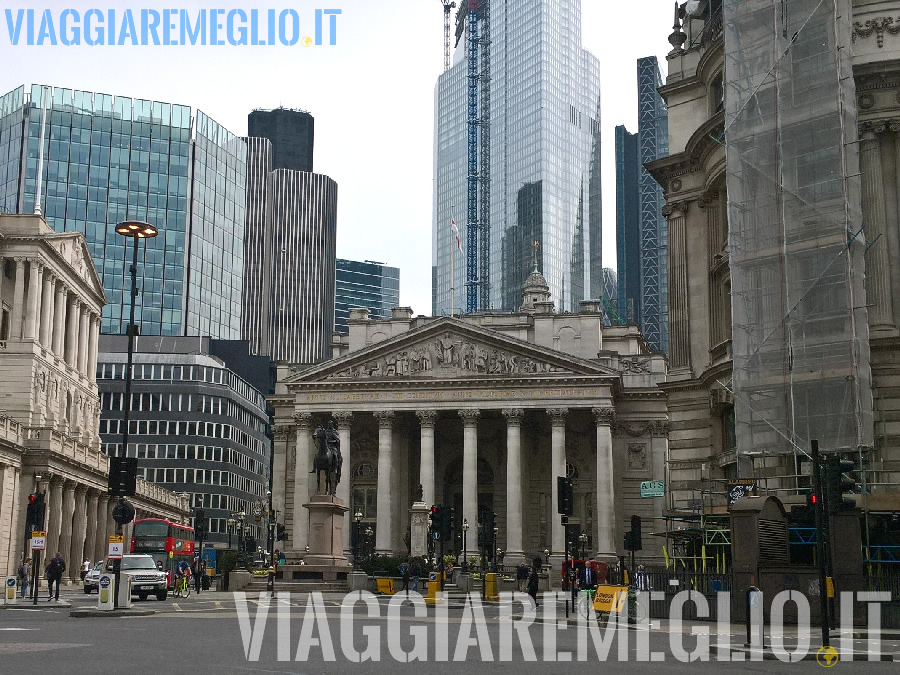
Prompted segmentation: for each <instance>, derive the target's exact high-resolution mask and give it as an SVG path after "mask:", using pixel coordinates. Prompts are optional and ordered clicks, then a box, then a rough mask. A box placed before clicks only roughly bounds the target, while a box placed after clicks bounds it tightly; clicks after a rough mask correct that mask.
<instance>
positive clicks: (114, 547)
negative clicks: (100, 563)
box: [107, 534, 125, 560]
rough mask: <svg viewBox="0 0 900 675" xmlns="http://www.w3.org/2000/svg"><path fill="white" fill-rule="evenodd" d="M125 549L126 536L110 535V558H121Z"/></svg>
mask: <svg viewBox="0 0 900 675" xmlns="http://www.w3.org/2000/svg"><path fill="white" fill-rule="evenodd" d="M124 550H125V537H123V536H122V535H116V534H113V535H110V537H109V555H108V556H107V557H108V558H109V559H110V560H121V559H122V553H123V552H124Z"/></svg>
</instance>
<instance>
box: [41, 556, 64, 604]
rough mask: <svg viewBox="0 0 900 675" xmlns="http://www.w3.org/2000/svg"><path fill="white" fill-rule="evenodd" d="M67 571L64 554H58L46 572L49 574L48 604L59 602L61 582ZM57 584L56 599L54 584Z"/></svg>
mask: <svg viewBox="0 0 900 675" xmlns="http://www.w3.org/2000/svg"><path fill="white" fill-rule="evenodd" d="M65 571H66V561H65V560H63V557H62V554H61V553H59V552H57V553H56V555H55V556H53V558H52V559H51V560H50V564H49V565H47V569H46V570H45V572H46V573H47V602H50V601H51V600H54V599H55V600H56V601H57V602H59V582H60V581H62V575H63V572H65ZM54 583H55V584H56V597H55V598H54V595H53V584H54Z"/></svg>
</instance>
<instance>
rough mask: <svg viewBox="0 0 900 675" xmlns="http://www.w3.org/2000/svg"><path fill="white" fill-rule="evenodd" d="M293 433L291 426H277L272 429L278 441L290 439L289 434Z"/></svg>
mask: <svg viewBox="0 0 900 675" xmlns="http://www.w3.org/2000/svg"><path fill="white" fill-rule="evenodd" d="M290 432H291V426H290V425H289V424H276V425H275V426H274V427H272V434H273V435H274V436H275V438H276V439H278V440H282V441H283V440H284V439H285V438H287V437H288V434H290Z"/></svg>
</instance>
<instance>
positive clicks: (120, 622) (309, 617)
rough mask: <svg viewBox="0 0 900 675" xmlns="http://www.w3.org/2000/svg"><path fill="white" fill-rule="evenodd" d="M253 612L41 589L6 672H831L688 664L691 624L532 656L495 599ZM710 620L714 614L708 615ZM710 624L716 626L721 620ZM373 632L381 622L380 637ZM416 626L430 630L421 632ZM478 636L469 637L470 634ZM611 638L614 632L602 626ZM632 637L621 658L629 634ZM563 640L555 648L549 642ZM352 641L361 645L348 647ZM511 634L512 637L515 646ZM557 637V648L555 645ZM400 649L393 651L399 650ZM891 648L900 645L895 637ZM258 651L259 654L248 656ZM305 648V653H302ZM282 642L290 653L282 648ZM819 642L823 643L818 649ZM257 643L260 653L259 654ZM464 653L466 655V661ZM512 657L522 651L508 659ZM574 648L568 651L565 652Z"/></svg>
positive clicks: (18, 610) (11, 616) (533, 633)
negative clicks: (100, 599) (417, 654)
mask: <svg viewBox="0 0 900 675" xmlns="http://www.w3.org/2000/svg"><path fill="white" fill-rule="evenodd" d="M248 597H249V602H248V604H247V608H248V611H249V616H245V620H244V621H243V628H242V622H241V620H240V619H239V616H238V611H237V609H236V600H235V596H233V595H231V594H226V593H214V592H208V593H201V594H200V595H192V596H191V597H190V598H188V599H171V598H170V599H169V600H166V601H165V602H157V601H156V600H154V599H150V600H148V601H146V602H143V603H140V602H136V603H135V604H136V606H139V607H141V608H146V609H151V608H152V609H155V610H158V613H157V614H155V615H154V616H150V617H130V618H122V619H112V618H82V619H76V618H70V617H69V608H68V607H60V606H57V605H56V604H55V603H52V602H51V603H48V602H47V601H46V599H45V598H41V599H40V601H39V604H38V607H37V608H33V607H32V606H31V605H30V604H29V605H19V606H16V607H15V608H7V609H4V610H0V671H2V672H3V673H54V674H65V673H91V674H100V675H102V674H105V673H122V672H125V673H140V674H143V673H169V672H176V671H181V670H183V669H185V668H190V669H192V670H194V669H202V670H203V671H204V672H215V673H236V674H237V673H358V672H364V673H366V675H369V674H370V673H394V672H404V671H405V672H417V673H421V672H423V668H425V669H427V672H428V673H429V675H430V674H431V673H454V675H458V674H459V673H461V672H464V673H482V672H484V673H503V672H506V673H516V674H519V673H542V674H553V673H566V674H568V673H572V672H578V673H580V672H585V673H586V672H597V671H598V670H599V669H603V668H613V672H619V671H620V670H626V669H627V670H629V671H631V672H639V673H640V672H643V673H651V672H658V671H659V670H660V669H661V668H664V669H665V670H666V672H671V673H688V672H694V671H696V670H698V669H699V670H706V671H709V672H714V671H713V669H722V668H728V669H730V670H733V671H734V672H758V673H796V672H806V671H810V672H820V670H819V669H820V668H821V666H820V665H819V664H817V663H816V662H815V661H805V662H800V663H783V662H781V661H773V660H766V661H762V662H752V663H747V662H744V663H727V664H725V663H720V662H717V661H715V659H716V655H717V653H716V651H715V645H716V643H717V641H718V640H719V636H715V635H714V636H713V637H712V638H711V641H712V643H713V649H712V651H711V659H712V660H711V661H710V662H708V663H702V662H693V663H685V662H683V661H680V660H678V659H677V658H676V657H675V655H674V654H673V642H674V643H675V646H676V647H677V645H678V644H683V646H684V648H685V650H687V651H691V650H693V649H694V648H695V647H696V645H697V636H696V635H692V634H691V628H690V626H686V627H685V628H684V630H683V632H678V634H677V635H674V637H675V640H674V641H673V640H672V637H673V634H674V633H675V631H674V630H672V629H671V628H670V627H667V626H658V625H657V626H656V627H655V628H654V629H653V630H651V631H647V632H645V633H644V635H642V636H640V637H641V638H645V639H646V640H647V644H649V647H650V650H652V651H654V652H659V653H660V655H659V657H658V658H662V659H663V662H662V663H658V662H652V663H648V662H646V661H644V662H642V661H639V660H638V657H639V652H638V644H637V642H638V632H637V631H634V630H629V631H625V632H623V634H622V635H624V636H625V637H624V638H622V637H619V638H611V639H612V642H611V649H610V657H609V658H610V659H611V660H612V662H608V663H605V664H603V663H600V661H601V659H600V657H598V653H597V650H596V648H595V646H594V644H593V643H591V642H590V640H589V639H588V640H582V641H581V642H582V644H583V645H584V647H585V649H586V657H587V658H586V660H584V661H579V660H578V658H579V641H580V640H579V634H578V631H577V629H576V628H575V627H574V626H569V627H568V628H566V629H564V630H557V631H555V632H554V631H553V630H552V628H553V627H552V625H549V624H542V623H535V624H533V625H532V626H531V627H530V628H528V629H526V630H525V631H524V632H527V638H528V639H526V640H525V641H524V642H525V643H529V642H530V644H531V645H532V646H533V649H534V658H535V659H536V660H533V661H532V660H528V657H529V654H528V651H527V650H525V651H523V647H522V645H523V641H522V639H521V637H522V636H521V635H520V633H519V632H518V630H517V629H516V628H514V627H513V625H511V622H510V619H508V618H505V617H501V616H500V614H501V610H500V608H499V607H498V606H496V605H488V606H485V607H484V615H485V621H484V622H483V623H482V624H481V627H480V628H479V627H478V624H469V623H468V622H467V621H466V620H465V619H464V617H466V616H468V613H467V612H465V610H464V609H463V607H462V605H461V604H459V605H456V604H454V605H453V606H451V607H450V608H449V609H448V610H447V620H446V623H444V622H443V621H438V620H437V619H436V617H435V611H434V610H433V609H429V610H428V611H427V616H425V617H424V618H416V617H414V616H413V610H412V608H410V607H406V608H404V609H403V610H401V619H400V620H399V621H398V620H395V619H391V618H388V602H389V599H388V598H384V597H382V598H378V599H377V604H376V605H375V606H373V607H371V608H368V609H371V610H372V611H374V612H376V613H377V614H378V616H377V617H374V618H370V617H368V616H367V608H366V606H365V605H364V604H362V603H358V604H357V605H356V606H355V607H354V608H353V610H352V614H353V617H354V620H353V622H352V627H351V629H350V630H352V641H351V640H350V638H349V630H347V631H345V632H346V633H347V634H346V635H342V627H349V626H351V624H350V622H349V621H345V622H344V623H343V624H342V622H341V611H342V610H341V596H335V595H326V596H324V597H323V601H322V604H321V605H320V606H319V608H320V611H324V619H322V621H320V622H316V621H315V620H314V618H313V617H314V613H313V611H312V610H309V613H308V614H307V603H308V596H307V595H305V594H303V595H300V594H294V595H293V596H292V597H291V600H290V603H287V602H282V603H277V602H276V603H275V604H273V605H272V607H271V608H270V610H269V613H268V615H267V617H266V620H265V628H264V629H263V630H260V628H261V626H262V623H260V621H261V619H260V615H259V614H257V611H258V609H259V605H258V600H255V599H254V598H255V597H256V596H255V595H251V596H248ZM61 599H65V600H66V601H68V602H70V603H71V604H72V605H73V606H74V607H87V606H94V605H95V604H96V601H97V596H96V594H94V595H91V596H85V595H84V594H83V593H82V592H81V591H80V590H77V589H75V590H68V589H67V590H66V591H65V592H64V593H63V595H62V596H61ZM279 616H280V618H281V627H282V628H283V629H287V630H288V631H289V633H290V634H289V637H287V639H285V638H286V635H285V632H286V631H283V632H282V635H281V636H279ZM326 623H327V626H328V628H327V632H328V634H329V637H330V638H331V639H330V640H329V639H326V640H325V642H326V644H327V645H328V646H333V650H334V653H333V658H334V660H330V659H329V658H328V657H329V656H330V652H331V650H330V649H329V648H327V647H326V648H325V649H323V648H322V647H321V646H319V645H318V644H316V640H317V639H320V638H321V636H322V635H324V633H325V631H324V630H323V628H324V625H325V624H326ZM706 625H709V624H706ZM710 630H711V631H715V630H716V628H715V626H714V625H710ZM367 631H378V632H377V634H375V639H374V640H373V641H372V642H371V643H370V642H369V641H368V640H369V638H368V636H367ZM416 631H425V635H424V638H423V639H421V640H420V641H419V642H418V643H417V642H416V638H414V635H415V633H416ZM443 634H446V635H447V639H446V645H447V648H446V651H447V658H448V660H447V661H437V660H436V656H439V655H440V652H441V646H440V645H441V644H442V642H443V641H442V639H441V637H440V636H441V635H443ZM466 635H468V636H470V644H469V645H468V648H466V640H465V636H466ZM599 636H600V637H601V638H602V636H603V634H602V633H599ZM722 638H723V640H728V641H729V643H730V644H731V646H732V647H734V649H735V651H731V650H729V653H732V654H740V655H742V656H743V653H742V652H740V651H739V650H740V648H742V646H743V635H742V634H735V635H730V634H729V635H724V634H723V636H722ZM622 639H624V640H625V644H624V651H622V652H621V655H622V656H623V657H624V658H625V659H626V660H625V661H619V656H620V643H619V642H618V640H622ZM553 640H555V641H556V645H555V650H554V649H550V648H549V645H551V644H552V642H553ZM417 644H418V646H419V648H421V649H423V650H424V653H425V654H426V657H427V663H422V662H421V661H418V662H417V661H413V662H411V663H403V662H400V661H398V660H397V658H395V657H396V656H400V658H405V657H403V656H402V655H400V654H399V650H400V649H402V650H403V651H405V652H410V651H412V650H413V649H414V648H415V647H416V646H417ZM348 645H351V646H350V647H349V648H348ZM503 645H509V647H508V651H506V652H504V650H503ZM372 646H374V647H375V648H376V651H377V652H378V659H377V660H375V661H374V662H373V661H366V662H364V663H357V662H353V661H352V660H350V658H348V653H349V657H353V652H354V651H357V650H358V651H359V652H364V651H365V650H366V649H367V647H372ZM545 647H547V649H545ZM392 648H393V649H394V652H392V651H391V649H392ZM885 648H886V650H892V649H894V648H896V649H897V651H900V647H896V646H895V647H892V646H891V645H890V644H886V645H885ZM248 651H249V653H250V656H251V658H250V659H248ZM298 651H299V652H301V654H300V657H301V658H300V660H297V657H298ZM279 652H280V653H279ZM562 652H568V653H569V654H570V655H571V656H570V658H571V659H573V661H570V662H566V661H552V660H545V657H546V656H548V655H550V654H552V653H562ZM813 652H814V650H813ZM255 654H258V657H255ZM456 657H461V658H462V659H463V660H464V661H465V663H464V664H463V663H460V662H459V661H457V660H455V658H456ZM510 657H511V659H512V660H511V661H510V660H507V659H509V658H510ZM563 658H565V657H563ZM836 667H837V668H838V669H839V670H837V671H835V672H844V671H845V670H848V669H852V670H859V669H865V672H867V673H869V672H872V673H878V672H892V673H896V672H897V671H896V664H895V663H847V662H839V663H837V665H836Z"/></svg>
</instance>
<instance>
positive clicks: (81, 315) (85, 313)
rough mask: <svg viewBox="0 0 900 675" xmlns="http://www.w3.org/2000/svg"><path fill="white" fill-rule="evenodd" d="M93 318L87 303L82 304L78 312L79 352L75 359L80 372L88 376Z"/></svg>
mask: <svg viewBox="0 0 900 675" xmlns="http://www.w3.org/2000/svg"><path fill="white" fill-rule="evenodd" d="M90 320H91V312H90V310H89V309H88V307H87V305H85V304H82V305H81V310H80V311H79V312H78V354H77V358H76V359H75V367H76V369H77V370H78V372H79V373H81V374H82V375H84V376H85V377H87V374H88V372H87V363H88V323H89V322H90Z"/></svg>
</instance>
